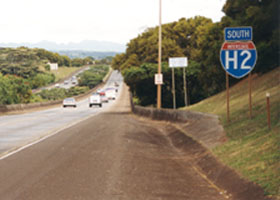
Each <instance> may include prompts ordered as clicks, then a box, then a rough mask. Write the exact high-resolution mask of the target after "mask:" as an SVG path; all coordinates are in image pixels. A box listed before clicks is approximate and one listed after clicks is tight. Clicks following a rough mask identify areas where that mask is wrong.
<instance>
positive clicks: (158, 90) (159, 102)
mask: <svg viewBox="0 0 280 200" xmlns="http://www.w3.org/2000/svg"><path fill="white" fill-rule="evenodd" d="M158 74H161V0H159V28H158ZM157 108H158V109H159V108H161V84H158V85H157Z"/></svg>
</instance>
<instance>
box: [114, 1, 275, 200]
mask: <svg viewBox="0 0 280 200" xmlns="http://www.w3.org/2000/svg"><path fill="white" fill-rule="evenodd" d="M223 12H224V13H225V16H224V17H223V18H222V19H221V21H220V22H216V23H213V22H212V21H211V19H208V18H206V17H203V16H197V17H194V18H190V19H185V18H182V19H180V20H178V21H176V22H173V23H169V24H164V25H162V73H163V82H164V84H163V85H162V107H164V108H171V107H172V106H173V103H172V100H173V99H172V92H171V90H172V83H171V70H170V68H169V67H168V58H170V57H188V61H189V63H188V67H187V69H186V72H187V73H186V79H187V88H188V105H193V106H191V107H190V108H188V109H191V110H198V111H201V112H207V113H213V114H217V115H218V116H219V117H220V119H221V122H222V123H223V125H224V127H225V131H226V133H227V136H228V141H227V142H226V143H225V144H224V145H222V146H219V147H217V148H216V149H214V153H215V154H216V155H217V156H218V157H219V158H220V159H221V160H222V161H223V162H224V163H226V164H228V165H229V166H231V167H232V168H234V169H236V170H237V171H238V172H239V173H240V174H242V176H244V177H246V178H247V179H250V180H252V181H254V182H256V183H257V184H259V185H261V186H262V187H263V188H264V190H265V192H266V194H267V195H272V196H277V197H278V198H279V199H280V197H279V196H280V194H279V193H280V134H279V133H280V96H279V95H280V93H279V91H280V87H279V85H280V81H279V77H280V67H279V66H280V60H279V55H280V41H279V35H280V21H279V20H280V18H279V1H278V0H270V1H264V0H262V1H260V0H227V1H226V3H225V5H224V7H223ZM237 26H251V27H252V28H253V41H254V43H255V45H256V48H257V51H258V60H257V64H256V66H255V68H254V70H253V71H252V76H253V77H254V80H253V95H252V97H253V118H252V119H249V118H248V88H247V80H246V77H245V78H243V79H234V78H232V77H230V86H231V90H230V93H231V122H230V123H226V103H225V98H226V97H225V92H223V91H224V90H225V85H226V84H225V82H226V79H225V71H224V69H223V68H222V66H221V63H220V49H221V46H222V44H223V42H224V28H225V27H237ZM157 63H158V27H152V28H148V29H147V30H146V31H145V32H143V33H142V34H140V35H139V36H138V37H136V38H134V39H132V40H131V41H130V42H129V43H128V44H127V49H126V51H125V52H124V53H122V54H118V55H116V56H115V57H114V59H113V61H112V67H113V68H114V69H117V70H119V71H121V72H122V74H123V77H124V81H125V82H126V84H127V85H128V86H129V87H130V90H131V92H132V95H133V99H134V101H135V102H136V103H138V104H140V105H142V106H155V105H156V86H155V84H154V75H155V74H156V73H157V67H158V66H157ZM175 79H176V105H177V107H184V106H185V104H184V101H183V100H184V98H183V95H184V94H183V92H184V91H183V73H182V69H175ZM221 92H222V93H221ZM266 92H270V94H271V119H272V129H271V130H268V128H267V124H266V122H267V119H266V96H265V95H266ZM198 102H200V103H198Z"/></svg>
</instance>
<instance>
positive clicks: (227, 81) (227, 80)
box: [226, 72, 230, 123]
mask: <svg viewBox="0 0 280 200" xmlns="http://www.w3.org/2000/svg"><path fill="white" fill-rule="evenodd" d="M226 88H227V122H228V123H229V122H230V117H229V116H230V115H229V77H228V73H227V72H226Z"/></svg>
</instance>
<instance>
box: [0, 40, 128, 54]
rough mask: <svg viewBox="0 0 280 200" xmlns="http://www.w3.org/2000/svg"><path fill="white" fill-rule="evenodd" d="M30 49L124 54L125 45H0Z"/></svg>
mask: <svg viewBox="0 0 280 200" xmlns="http://www.w3.org/2000/svg"><path fill="white" fill-rule="evenodd" d="M20 46H24V47H29V48H43V49H47V50H49V51H73V50H82V51H95V52H124V51H125V45H124V44H119V43H114V42H108V41H95V40H84V41H81V42H79V43H74V42H70V43H60V44H58V43H55V42H50V41H41V42H38V43H0V47H14V48H15V47H20Z"/></svg>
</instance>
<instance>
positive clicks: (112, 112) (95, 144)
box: [0, 75, 228, 200]
mask: <svg viewBox="0 0 280 200" xmlns="http://www.w3.org/2000/svg"><path fill="white" fill-rule="evenodd" d="M113 76H114V75H113ZM120 93H121V94H120V95H119V97H118V99H117V101H116V102H115V103H114V104H112V105H111V106H108V108H106V109H104V110H100V112H98V114H94V113H91V112H94V111H93V110H92V111H86V110H89V108H88V107H87V108H86V109H84V110H83V109H82V106H79V107H81V108H80V109H81V110H80V111H79V110H78V109H77V111H74V109H67V110H63V109H62V108H57V110H55V111H54V113H64V112H66V113H67V115H68V116H69V118H71V120H69V121H64V122H63V123H64V124H69V123H70V124H71V121H72V122H73V121H77V118H75V119H74V116H72V114H71V113H72V112H74V113H75V115H76V114H77V113H80V115H81V116H79V117H78V118H84V117H86V116H90V117H89V118H87V119H85V120H83V121H81V122H79V123H77V124H75V125H73V126H71V127H68V128H66V129H64V130H61V131H60V132H58V133H57V134H55V135H52V136H51V137H48V138H46V139H45V140H42V141H41V142H39V143H36V144H34V145H32V146H29V147H28V148H25V149H23V150H21V151H18V152H17V153H15V154H12V155H10V156H8V157H6V158H4V159H2V160H0V197H1V198H0V199H4V200H14V199H20V200H32V199H35V200H45V199H46V200H49V199H59V200H64V199H65V200H66V199H82V200H95V199H96V200H117V199H123V200H138V199H139V200H149V199H170V200H176V199H184V200H186V199H190V200H196V199H197V200H204V199H205V200H223V199H228V198H227V197H226V196H225V195H221V194H220V191H219V188H216V187H215V186H214V185H212V184H211V183H209V182H208V181H207V180H206V179H205V177H204V176H203V175H201V174H200V173H199V172H198V171H197V170H196V169H195V167H194V166H193V164H192V163H191V162H190V160H191V159H190V155H186V153H183V152H179V151H178V150H176V149H175V148H174V147H173V146H172V144H171V142H170V141H169V139H168V137H167V136H166V131H167V130H168V129H169V127H168V124H167V123H164V122H153V121H149V120H146V119H141V118H138V117H136V116H134V115H133V114H131V112H130V106H129V93H128V88H127V87H126V86H125V85H122V90H121V91H120ZM85 107H86V106H85ZM52 110H53V109H52ZM52 110H47V111H43V112H37V113H31V114H24V115H16V116H14V117H15V121H14V122H13V121H12V120H10V121H9V120H6V121H5V120H1V123H2V124H1V125H0V126H1V127H10V129H11V131H10V132H11V133H13V132H17V131H18V130H24V131H23V134H24V135H25V134H28V133H29V132H31V131H33V130H35V129H43V127H45V126H48V125H47V121H51V118H52V117H54V115H55V114H52ZM83 114H84V115H83ZM42 116H43V117H42ZM50 116H51V117H50ZM63 116H64V115H63ZM7 117H8V116H7ZM1 118H3V117H1ZM39 118H40V120H39V121H38V126H35V127H33V126H32V124H30V123H31V122H30V120H29V119H32V120H36V119H39ZM27 119H28V120H27ZM32 120H31V121H32ZM60 120H62V121H63V120H64V119H63V118H62V117H57V118H55V119H54V120H52V121H53V123H58V121H60ZM3 121H4V122H3ZM5 123H6V124H5ZM63 123H62V124H63ZM19 124H21V126H20V127H18V128H13V127H14V126H16V125H19ZM24 125H25V126H26V127H27V128H26V129H23V128H24ZM28 127H30V128H28ZM7 129H8V128H7ZM18 133H20V131H18ZM1 135H3V131H2V128H1ZM14 137H15V138H16V137H17V136H14ZM10 140H12V139H10ZM7 141H8V140H7ZM5 143H6V141H5V140H1V143H0V144H1V146H2V145H3V144H5ZM2 151H3V150H2Z"/></svg>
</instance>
